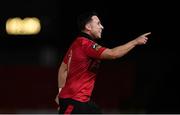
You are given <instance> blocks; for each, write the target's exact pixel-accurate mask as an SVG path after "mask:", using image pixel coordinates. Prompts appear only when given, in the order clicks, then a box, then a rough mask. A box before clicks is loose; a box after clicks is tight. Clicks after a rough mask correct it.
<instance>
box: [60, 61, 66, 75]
mask: <svg viewBox="0 0 180 115" xmlns="http://www.w3.org/2000/svg"><path fill="white" fill-rule="evenodd" d="M66 71H67V64H65V63H64V62H62V63H61V66H60V68H59V74H63V73H64V72H66Z"/></svg>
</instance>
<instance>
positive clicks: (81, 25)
mask: <svg viewBox="0 0 180 115" xmlns="http://www.w3.org/2000/svg"><path fill="white" fill-rule="evenodd" d="M92 16H98V14H97V13H96V12H95V11H90V12H85V13H82V14H81V15H79V16H78V17H77V25H78V29H79V30H80V31H82V30H84V29H85V25H86V24H87V23H88V22H89V21H91V17H92Z"/></svg>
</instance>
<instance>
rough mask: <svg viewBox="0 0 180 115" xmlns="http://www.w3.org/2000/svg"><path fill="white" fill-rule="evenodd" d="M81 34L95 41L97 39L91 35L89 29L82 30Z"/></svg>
mask: <svg viewBox="0 0 180 115" xmlns="http://www.w3.org/2000/svg"><path fill="white" fill-rule="evenodd" d="M80 36H84V37H86V38H88V39H90V40H93V41H94V40H95V38H94V37H93V36H91V34H90V33H89V32H87V31H81V32H80Z"/></svg>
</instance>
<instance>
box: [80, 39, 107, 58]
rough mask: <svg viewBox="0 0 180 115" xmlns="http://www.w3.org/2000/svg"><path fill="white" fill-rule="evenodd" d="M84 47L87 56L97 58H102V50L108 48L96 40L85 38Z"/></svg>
mask: <svg viewBox="0 0 180 115" xmlns="http://www.w3.org/2000/svg"><path fill="white" fill-rule="evenodd" d="M82 48H83V50H84V52H85V53H86V55H87V56H89V57H92V58H96V59H100V56H101V54H102V52H103V51H104V50H105V49H107V48H105V47H102V46H100V45H99V44H97V43H96V42H94V41H90V40H84V41H83V42H82Z"/></svg>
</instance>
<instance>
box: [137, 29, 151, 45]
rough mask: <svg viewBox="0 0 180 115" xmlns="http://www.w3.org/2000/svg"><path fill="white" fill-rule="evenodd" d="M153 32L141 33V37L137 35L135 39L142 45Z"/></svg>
mask: <svg viewBox="0 0 180 115" xmlns="http://www.w3.org/2000/svg"><path fill="white" fill-rule="evenodd" d="M149 34H151V32H148V33H145V34H142V35H140V36H139V37H137V38H136V39H135V40H136V42H137V45H142V44H146V42H147V40H148V37H147V36H148V35H149Z"/></svg>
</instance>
